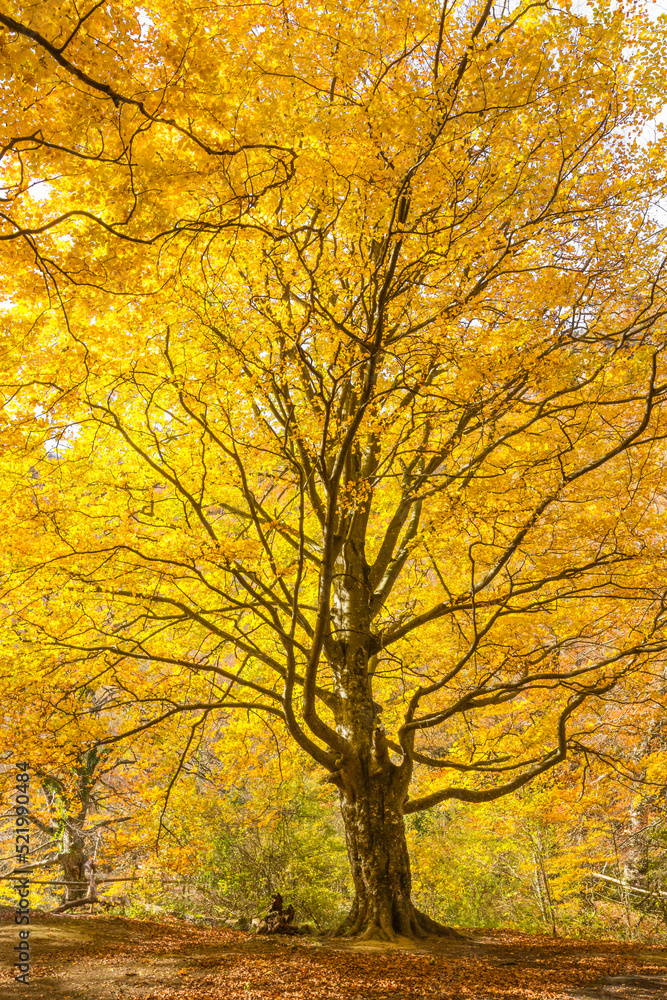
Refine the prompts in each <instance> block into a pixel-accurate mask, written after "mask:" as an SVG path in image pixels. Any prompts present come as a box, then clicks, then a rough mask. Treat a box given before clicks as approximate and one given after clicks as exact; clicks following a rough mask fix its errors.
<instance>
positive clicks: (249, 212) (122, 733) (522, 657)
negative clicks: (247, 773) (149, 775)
mask: <svg viewBox="0 0 667 1000" xmlns="http://www.w3.org/2000/svg"><path fill="white" fill-rule="evenodd" d="M5 10H9V13H5V12H3V13H2V14H0V23H1V24H2V25H4V27H5V29H6V30H5V31H4V33H3V36H2V46H3V56H4V59H5V65H6V67H7V69H6V72H7V73H10V74H12V75H13V77H14V78H15V79H18V80H20V81H21V86H20V87H16V88H15V89H14V90H13V91H12V93H11V96H10V94H9V93H8V91H7V88H5V90H4V91H3V93H4V95H5V96H4V98H3V100H4V101H5V102H6V104H7V108H8V113H7V115H6V119H5V121H6V124H5V125H3V129H4V132H5V138H4V140H3V151H4V152H3V166H4V171H5V173H4V183H5V185H6V193H5V207H4V208H3V213H2V230H1V232H0V241H2V243H3V250H4V251H5V254H6V256H5V259H6V261H7V264H6V266H5V269H4V271H5V281H6V283H5V288H4V292H3V295H4V302H5V307H6V309H7V317H6V324H5V331H6V333H5V344H4V352H3V358H4V362H3V367H4V375H3V377H2V382H3V384H4V386H5V390H4V394H5V409H4V413H5V418H6V421H7V427H8V430H7V434H6V438H5V441H6V447H5V450H4V452H3V476H2V486H3V490H4V493H5V497H4V500H5V504H4V507H3V511H4V512H5V517H6V521H7V524H6V530H9V531H10V537H11V539H12V544H11V546H10V547H8V550H7V555H6V564H5V586H4V597H3V602H4V603H3V606H4V607H5V608H8V609H9V614H10V616H11V621H12V627H13V628H14V629H15V637H16V638H15V642H16V643H20V644H23V645H25V644H29V643H34V644H36V645H38V646H40V647H41V648H42V649H43V648H44V647H47V649H48V651H49V655H52V654H53V653H54V652H55V653H56V654H57V656H58V665H59V666H58V670H59V672H60V673H59V676H61V677H68V679H69V680H70V682H71V685H72V687H73V688H74V689H80V688H82V687H87V688H88V689H94V690H95V691H96V692H98V695H99V692H100V691H104V692H105V698H106V705H107V706H108V708H109V710H110V711H113V712H115V713H116V715H115V719H116V723H115V725H116V731H115V732H114V734H113V735H111V736H109V737H107V740H113V739H119V738H125V739H132V734H133V733H137V732H139V731H141V730H142V729H144V728H146V727H149V726H153V725H157V724H158V723H159V721H160V720H161V719H164V718H167V717H169V716H171V715H173V714H174V713H184V712H185V713H191V720H192V728H191V737H190V743H189V744H188V746H186V747H185V748H184V750H183V755H184V756H183V759H186V757H187V753H188V748H189V747H190V746H191V744H192V741H195V740H196V739H197V738H198V736H199V734H201V732H202V731H203V730H204V728H205V726H206V724H207V720H208V719H209V717H210V716H211V715H212V713H215V714H216V715H217V716H218V719H219V718H220V716H222V717H223V718H224V714H225V713H230V712H236V711H244V712H247V713H248V719H249V720H250V721H252V720H259V719H261V718H262V717H264V718H266V719H267V720H268V721H269V722H271V723H272V724H273V723H276V724H278V723H280V724H282V725H284V727H285V728H286V731H287V732H288V733H289V734H290V736H291V737H292V738H293V739H294V740H295V741H296V743H297V744H298V745H299V746H300V747H301V748H302V749H303V750H304V751H306V753H307V754H309V755H310V756H311V757H312V759H313V760H314V761H315V762H316V764H317V765H318V766H319V767H320V768H321V771H322V778H323V780H324V781H327V782H330V783H331V784H332V786H333V789H334V790H336V791H337V793H338V795H339V796H340V803H341V810H342V815H343V819H344V823H345V829H346V835H347V844H348V851H349V857H350V863H351V867H352V874H353V880H354V887H355V890H356V899H355V902H354V905H353V908H352V911H351V913H350V915H349V918H348V920H347V922H346V924H345V925H344V929H346V930H348V931H349V932H351V933H363V934H365V935H366V936H367V937H381V938H389V939H390V938H392V937H393V936H394V935H395V934H403V935H410V936H412V935H422V934H425V933H429V932H444V929H443V928H440V927H439V925H437V924H435V923H434V922H433V921H432V920H430V919H429V917H428V916H426V915H424V914H422V913H421V912H419V911H418V910H417V909H416V908H415V906H414V905H413V903H412V901H411V896H410V864H409V859H408V852H407V847H406V840H405V834H404V816H405V815H406V814H409V813H414V812H416V811H418V810H422V809H427V808H429V807H431V806H433V805H435V804H437V803H439V802H443V801H444V800H446V799H448V798H458V799H462V800H464V801H468V802H472V803H474V802H481V801H487V800H490V799H494V798H496V797H499V796H502V795H505V794H507V793H509V792H511V791H513V790H515V789H517V788H519V787H521V786H522V785H524V784H525V783H526V782H528V781H530V780H531V778H533V777H535V776H536V775H539V774H541V773H543V772H545V771H546V770H548V769H550V768H553V767H554V766H556V765H558V764H559V763H560V762H562V761H563V760H564V759H565V757H566V755H567V753H568V751H573V752H578V753H595V752H596V748H597V747H598V746H599V744H598V742H597V741H598V740H599V734H600V731H601V727H603V726H604V721H605V704H606V701H607V700H608V699H612V698H619V697H623V698H633V697H640V696H641V694H642V692H646V690H647V689H650V687H651V685H652V684H657V683H662V684H664V659H663V657H664V651H665V649H666V648H667V638H666V636H665V630H664V623H665V570H666V569H667V567H666V566H665V559H664V553H663V548H664V539H663V535H664V528H663V525H664V515H663V511H664V505H665V474H664V471H663V466H664V458H665V456H664V445H663V439H664V435H665V418H664V414H663V409H662V403H663V400H664V398H665V393H666V391H667V385H666V384H665V369H666V365H665V359H664V346H665V339H664V335H665V292H664V284H663V269H664V264H663V260H664V252H665V246H664V244H665V239H664V236H663V233H662V231H661V229H660V225H659V219H660V216H659V213H658V211H657V209H656V205H657V203H658V202H659V200H660V199H661V198H662V197H663V196H664V186H665V184H664V182H665V174H664V154H663V151H662V148H661V146H660V144H659V143H658V142H653V141H651V137H650V136H651V133H650V129H649V130H648V131H647V129H646V126H647V123H650V122H651V121H653V120H654V118H655V115H656V113H657V112H658V111H659V109H660V107H661V106H662V101H663V93H664V86H663V82H662V64H663V59H664V39H665V26H664V24H663V23H662V21H658V22H656V23H653V24H649V23H648V21H647V20H646V19H645V17H644V15H643V14H641V13H638V12H637V11H636V10H635V8H634V7H633V6H632V5H629V4H628V5H626V4H625V3H623V2H622V3H613V4H608V3H606V2H602V3H601V4H599V5H597V6H596V7H595V8H594V9H593V8H591V9H587V10H586V11H585V12H584V13H583V14H577V13H575V11H574V10H573V9H571V7H570V5H569V3H567V2H566V3H564V4H563V3H561V4H558V5H552V4H551V3H549V2H541V3H530V2H526V3H511V4H506V5H503V4H498V5H495V6H494V5H493V4H492V3H490V2H488V3H484V2H480V0H473V2H472V3H468V2H466V3H460V2H457V0H452V2H449V3H448V2H446V3H445V4H444V5H443V6H438V5H437V4H436V3H434V2H427V0H417V2H414V0H411V2H410V3H405V4H401V3H399V2H395V0H371V2H369V3H364V4H362V5H357V6H355V5H353V4H350V2H349V0H333V2H328V3H327V4H326V5H322V6H318V5H316V4H315V5H314V4H311V3H302V2H300V0H284V2H281V3H278V4H276V5H263V6H262V5H255V4H248V5H247V6H244V5H242V4H241V5H233V6H227V5H225V4H222V3H217V2H212V3H210V4H206V5H204V6H201V5H199V4H194V3H192V2H191V0H176V2H172V3H170V4H169V5H163V4H161V3H160V2H158V0H149V2H147V3H142V4H140V5H135V4H133V3H131V2H125V0H110V2H105V0H102V2H100V3H97V4H93V5H91V6H90V7H89V8H86V9H85V10H84V9H83V8H80V9H79V8H75V6H74V4H73V3H69V2H67V3H55V4H54V3H52V2H50V3H48V4H46V3H36V4H33V5H31V7H30V10H29V12H28V13H27V14H26V13H25V10H24V12H23V17H22V16H21V12H20V10H19V7H18V6H16V5H12V4H9V5H7V4H6V5H5ZM12 10H13V13H12V12H11V11H12Z"/></svg>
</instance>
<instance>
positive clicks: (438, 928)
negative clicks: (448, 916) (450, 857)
mask: <svg viewBox="0 0 667 1000" xmlns="http://www.w3.org/2000/svg"><path fill="white" fill-rule="evenodd" d="M369 909H370V908H369V906H368V904H367V903H365V902H362V903H361V904H360V903H359V901H358V900H357V899H355V901H354V903H353V904H352V908H351V910H350V912H349V913H348V915H347V916H346V918H345V920H343V922H342V923H341V924H340V925H339V926H338V927H337V928H336V930H335V931H334V937H351V938H358V939H359V940H361V941H395V940H396V939H397V937H398V936H400V937H406V938H417V939H424V938H428V937H441V938H442V937H448V938H457V939H458V940H460V941H465V940H467V938H466V937H465V935H463V934H459V932H458V931H455V930H454V928H453V927H447V926H445V924H440V923H438V921H437V920H433V918H432V917H429V916H428V914H426V913H422V912H421V910H418V909H417V907H416V906H413V905H412V904H410V912H409V914H407V913H401V915H400V917H395V918H394V920H393V921H390V920H388V919H384V920H383V919H382V916H378V915H377V914H374V913H372V911H371V912H369Z"/></svg>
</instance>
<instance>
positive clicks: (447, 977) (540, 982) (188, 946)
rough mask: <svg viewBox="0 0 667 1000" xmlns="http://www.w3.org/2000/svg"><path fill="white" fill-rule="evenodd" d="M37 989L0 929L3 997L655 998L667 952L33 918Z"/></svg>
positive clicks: (614, 944) (495, 935)
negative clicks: (23, 976) (387, 941)
mask: <svg viewBox="0 0 667 1000" xmlns="http://www.w3.org/2000/svg"><path fill="white" fill-rule="evenodd" d="M29 940H30V952H31V974H30V985H28V986H26V985H23V984H21V983H15V982H14V979H13V976H14V974H15V970H13V969H12V968H11V964H12V962H13V958H12V955H13V949H14V946H15V945H16V944H17V943H18V928H17V927H16V925H15V924H14V922H13V919H12V918H11V917H10V915H9V914H6V915H4V919H2V920H1V921H0V960H1V964H0V997H2V1000H19V998H20V1000H32V998H33V997H34V998H39V1000H120V998H122V1000H177V998H178V1000H241V998H243V1000H320V998H322V1000H324V998H327V1000H416V998H421V997H424V998H427V1000H492V998H493V1000H501V998H502V1000H542V998H544V1000H594V998H605V997H606V998H611V997H616V998H618V1000H649V998H650V1000H659V998H664V997H667V947H665V946H664V945H662V946H657V945H656V946H651V945H647V944H626V943H623V942H618V941H592V940H580V939H567V938H564V939H553V938H547V937H541V936H538V935H529V934H519V933H513V932H497V931H475V932H468V935H467V938H466V939H443V940H436V939H433V940H429V941H427V942H424V943H415V942H412V941H407V940H404V941H399V942H398V943H397V944H394V945H381V944H374V943H371V942H369V943H363V942H360V943H355V942H344V941H340V940H332V939H321V938H318V937H298V938H278V937H274V936H272V937H266V936H260V937H256V936H254V935H251V934H247V933H244V932H242V931H232V930H229V929H228V928H226V927H224V928H223V927H212V928H210V927H200V926H197V925H194V924H188V923H185V922H184V921H180V920H176V919H174V918H167V919H165V920H161V921H160V922H153V921H147V920H131V919H129V918H125V917H106V916H94V915H93V916H89V915H79V916H68V915H63V916H58V917H53V916H51V917H46V916H39V915H36V916H33V922H32V923H31V925H30V939H29Z"/></svg>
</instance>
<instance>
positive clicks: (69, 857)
mask: <svg viewBox="0 0 667 1000" xmlns="http://www.w3.org/2000/svg"><path fill="white" fill-rule="evenodd" d="M63 839H64V843H63V847H64V848H65V849H64V851H63V852H62V853H61V854H59V855H58V861H59V862H60V864H61V866H62V870H63V882H67V883H69V884H68V885H66V886H65V892H64V893H63V898H62V902H63V903H71V902H72V901H73V900H75V899H85V897H86V896H87V895H88V888H89V887H88V882H87V880H86V873H85V870H84V869H85V864H86V861H87V860H88V859H87V857H86V853H85V849H84V840H83V837H82V836H81V834H80V833H79V832H78V831H77V830H76V829H74V828H73V827H72V825H71V824H66V826H65V835H64V838H63Z"/></svg>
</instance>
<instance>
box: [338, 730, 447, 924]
mask: <svg viewBox="0 0 667 1000" xmlns="http://www.w3.org/2000/svg"><path fill="white" fill-rule="evenodd" d="M374 743H375V752H374V754H373V756H372V757H371V758H370V759H369V760H368V761H363V759H360V757H359V756H358V755H356V754H355V755H354V756H355V757H356V760H346V761H344V762H343V765H342V767H341V770H340V772H339V774H338V775H337V776H336V784H338V787H339V789H340V805H341V813H342V816H343V822H344V824H345V836H346V841H347V852H348V857H349V859H350V867H351V870H352V878H353V881H354V888H355V900H354V903H353V905H352V909H351V911H350V913H349V914H348V916H347V918H346V920H345V921H344V922H343V923H342V924H341V926H340V927H339V928H338V930H337V932H336V933H337V934H349V935H359V936H361V937H362V938H366V939H375V940H381V941H393V940H395V938H396V936H397V935H401V936H402V937H408V938H415V937H426V936H427V935H428V934H437V935H441V936H452V937H458V936H459V935H458V934H457V933H456V931H453V930H452V929H451V928H448V927H444V926H443V925H442V924H439V923H437V922H436V921H435V920H432V919H431V918H430V917H428V916H426V914H424V913H421V912H420V911H419V910H418V909H417V908H416V907H415V906H414V904H413V902H412V899H411V888H412V880H411V875H410V857H409V854H408V845H407V841H406V837H405V822H404V819H403V808H402V806H403V802H404V800H405V791H406V783H407V782H406V780H405V777H406V776H405V773H404V772H403V771H402V768H401V767H399V766H397V765H395V764H392V763H391V761H390V760H389V756H388V754H387V751H386V744H385V740H384V734H383V732H382V730H380V729H378V730H376V733H375V741H374ZM346 757H347V755H346Z"/></svg>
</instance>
